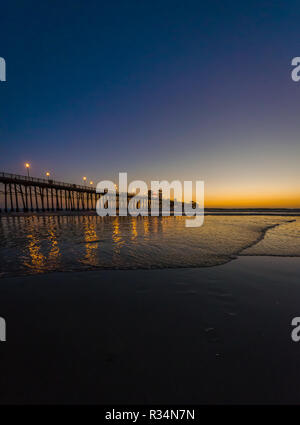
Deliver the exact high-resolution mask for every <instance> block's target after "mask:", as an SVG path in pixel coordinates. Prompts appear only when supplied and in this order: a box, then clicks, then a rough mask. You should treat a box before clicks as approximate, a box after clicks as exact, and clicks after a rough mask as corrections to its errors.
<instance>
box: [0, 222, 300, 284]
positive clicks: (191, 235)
mask: <svg viewBox="0 0 300 425" xmlns="http://www.w3.org/2000/svg"><path fill="white" fill-rule="evenodd" d="M291 219H293V218H291V217H272V216H261V215H260V216H206V217H205V221H204V225H203V226H202V227H199V228H186V227H185V218H184V217H137V218H133V217H104V218H103V217H98V216H40V217H36V216H35V217H34V216H33V217H2V218H1V219H0V236H1V239H0V255H1V276H2V277H5V276H9V275H24V274H37V273H46V272H51V271H75V270H91V269H96V268H100V269H135V268H170V267H172V268H179V267H204V266H213V265H218V264H223V263H225V262H227V261H229V260H230V259H232V258H234V257H235V256H236V255H238V254H240V253H241V251H243V255H244V254H249V255H262V253H264V254H265V255H277V253H279V254H278V255H300V248H299V237H300V230H299V229H300V227H299V223H300V219H299V218H298V219H297V218H295V221H294V222H293V223H289V221H291ZM276 224H280V226H278V227H275V228H273V229H272V230H270V231H269V232H267V233H266V236H265V238H264V239H263V240H262V241H261V242H259V243H258V244H257V245H255V246H253V247H252V248H247V247H251V246H252V245H253V244H255V243H256V242H257V241H259V240H260V239H261V237H262V235H263V234H264V232H265V230H266V229H268V228H271V227H272V226H274V225H276ZM269 235H270V236H269Z"/></svg>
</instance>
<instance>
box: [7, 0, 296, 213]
mask: <svg viewBox="0 0 300 425" xmlns="http://www.w3.org/2000/svg"><path fill="white" fill-rule="evenodd" d="M299 21H300V6H299V3H298V2H296V1H293V0H292V1H289V2H286V1H243V2H236V1H208V2H200V1H191V0H188V1H186V2H182V1H176V0H175V1H174V0H173V1H168V0H164V1H109V2H108V1H76V0H73V1H63V2H62V1H56V0H54V1H45V0H44V1H42V2H41V1H28V0H27V1H14V0H13V1H10V2H6V4H4V5H2V6H1V17H0V35H1V38H0V40H1V43H0V56H1V57H4V58H5V60H6V63H7V82H6V83H0V125H1V126H0V140H1V157H0V169H2V170H3V171H8V172H16V173H22V174H24V171H25V170H24V162H26V161H28V162H30V163H31V167H32V169H31V172H32V175H35V176H42V175H43V174H44V173H45V171H46V170H50V171H51V173H52V175H53V177H54V178H56V179H58V180H64V181H72V182H76V183H79V182H80V180H81V178H82V176H83V175H87V176H88V178H89V179H92V180H94V181H98V180H103V179H114V178H116V176H117V173H118V172H119V171H120V172H121V171H127V172H128V173H129V179H145V180H149V179H163V178H167V179H174V178H176V179H182V180H184V179H203V180H205V182H206V185H207V188H208V192H207V193H208V196H209V199H210V200H211V202H213V201H214V202H218V200H219V201H220V202H221V201H222V199H223V198H224V196H225V195H224V194H228V196H229V197H230V196H231V194H232V196H233V194H235V195H234V196H235V197H236V196H237V197H238V196H239V194H241V193H249V199H250V198H251V197H252V196H254V195H253V194H255V193H261V197H262V199H263V198H264V197H266V196H273V197H276V196H277V195H278V202H280V203H281V204H282V202H283V199H286V198H287V196H288V197H289V199H290V200H289V201H286V202H287V206H295V205H294V204H295V200H294V199H295V197H296V196H297V194H298V193H299V188H300V187H299V183H298V182H299V181H300V180H299V177H300V172H299V166H298V158H299V154H300V152H299V151H300V149H299V108H300V83H298V84H297V83H295V82H293V81H292V80H291V78H290V73H291V59H292V58H293V57H294V56H300V43H299V32H298V28H299ZM247 191H248V192H247ZM276 193H277V195H276ZM251 199H252V198H251ZM274 199H275V198H274ZM276 199H277V198H276ZM291 199H293V200H291ZM275 201H276V200H275ZM222 202H223V201H222ZM276 202H277V201H276ZM276 202H275V204H276ZM225 203H226V202H225ZM275 204H274V205H275Z"/></svg>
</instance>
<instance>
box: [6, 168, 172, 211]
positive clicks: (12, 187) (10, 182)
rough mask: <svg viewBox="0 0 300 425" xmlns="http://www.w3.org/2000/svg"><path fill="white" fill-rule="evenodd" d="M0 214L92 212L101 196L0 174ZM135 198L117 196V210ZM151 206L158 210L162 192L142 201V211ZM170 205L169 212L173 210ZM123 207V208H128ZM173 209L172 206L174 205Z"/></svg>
mask: <svg viewBox="0 0 300 425" xmlns="http://www.w3.org/2000/svg"><path fill="white" fill-rule="evenodd" d="M0 186H1V189H0V195H1V200H0V213H5V214H6V213H8V214H9V213H13V212H26V213H30V212H46V211H52V212H54V211H95V210H96V205H97V202H98V200H100V202H101V197H102V196H103V194H101V193H97V192H96V188H95V187H91V186H84V185H77V184H72V183H64V182H59V181H55V180H52V179H50V178H49V179H43V178H36V177H31V176H22V175H17V174H10V173H5V172H0ZM133 196H135V194H127V196H126V197H125V200H124V196H122V197H119V193H118V191H117V192H116V209H117V210H118V209H119V199H120V202H126V204H127V205H128V202H129V200H130V199H131V198H132V197H133ZM121 198H122V201H121ZM151 200H152V202H153V201H155V202H159V206H160V210H161V203H162V192H161V191H160V193H159V194H158V196H157V197H156V198H153V197H152V196H151V191H149V192H148V196H144V197H142V199H141V201H139V202H140V203H142V205H141V206H142V208H144V209H145V208H146V209H147V208H148V210H149V211H150V209H151ZM172 204H173V203H172V201H171V208H172ZM127 205H126V206H127ZM173 205H174V204H173Z"/></svg>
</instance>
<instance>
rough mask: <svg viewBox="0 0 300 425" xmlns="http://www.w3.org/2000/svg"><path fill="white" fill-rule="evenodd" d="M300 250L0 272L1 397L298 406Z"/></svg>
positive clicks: (47, 400)
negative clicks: (150, 264) (115, 267)
mask: <svg viewBox="0 0 300 425" xmlns="http://www.w3.org/2000/svg"><path fill="white" fill-rule="evenodd" d="M299 277H300V258H281V257H239V258H238V259H237V260H234V261H232V262H230V263H227V264H225V265H222V266H216V267H207V268H198V269H179V270H178V269H174V270H173V269H169V270H147V271H144V270H128V271H105V270H103V271H93V272H78V273H52V274H48V275H40V276H38V275H36V276H30V277H18V278H6V279H1V280H0V316H2V317H4V318H5V319H6V322H7V342H5V343H2V342H1V343H0V383H1V385H0V402H1V403H97V404H110V403H120V404H126V403H138V404H147V403H176V404H179V403H196V404H207V403H222V404H224V403H299V400H300V396H299V394H300V368H299V360H300V342H299V343H295V342H293V341H292V340H291V336H290V335H291V330H292V328H291V320H292V318H293V317H295V316H300V303H299V299H300V279H299Z"/></svg>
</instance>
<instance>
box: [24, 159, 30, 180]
mask: <svg viewBox="0 0 300 425" xmlns="http://www.w3.org/2000/svg"><path fill="white" fill-rule="evenodd" d="M25 168H26V170H27V176H28V177H29V169H30V164H29V163H28V162H26V163H25Z"/></svg>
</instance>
